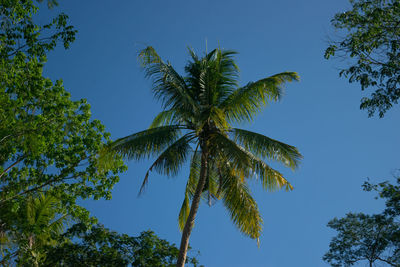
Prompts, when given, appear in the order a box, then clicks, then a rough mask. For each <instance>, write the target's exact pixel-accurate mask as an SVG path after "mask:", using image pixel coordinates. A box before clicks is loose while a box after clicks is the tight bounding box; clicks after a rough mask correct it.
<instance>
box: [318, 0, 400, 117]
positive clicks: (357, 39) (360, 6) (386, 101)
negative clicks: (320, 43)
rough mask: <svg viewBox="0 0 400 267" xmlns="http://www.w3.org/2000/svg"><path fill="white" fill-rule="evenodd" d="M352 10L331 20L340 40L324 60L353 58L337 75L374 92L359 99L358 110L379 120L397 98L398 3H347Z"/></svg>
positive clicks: (399, 73) (399, 82)
mask: <svg viewBox="0 0 400 267" xmlns="http://www.w3.org/2000/svg"><path fill="white" fill-rule="evenodd" d="M350 3H351V5H352V9H351V10H348V11H346V12H343V13H338V14H336V15H335V17H334V18H333V20H332V25H333V27H334V28H336V29H338V30H339V31H340V33H342V32H344V33H345V36H344V37H343V38H340V37H339V40H336V41H333V42H331V44H330V46H329V47H328V48H327V49H326V51H325V57H326V58H330V57H331V56H338V57H345V58H351V59H354V61H352V63H351V64H350V66H349V67H348V68H344V69H342V70H341V72H340V75H343V76H345V77H348V79H349V82H357V83H359V84H360V85H361V88H362V90H364V89H367V88H369V87H371V88H375V89H376V90H375V91H374V92H373V93H372V94H371V96H370V97H364V98H362V99H361V106H360V108H361V109H366V110H368V114H369V116H372V115H373V114H374V113H375V112H377V113H378V114H379V116H380V117H383V116H384V114H385V112H386V111H387V110H388V109H390V108H391V107H392V106H393V104H397V103H398V100H399V98H400V60H399V58H400V1H398V0H350Z"/></svg>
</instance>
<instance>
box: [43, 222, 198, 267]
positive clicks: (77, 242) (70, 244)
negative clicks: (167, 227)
mask: <svg viewBox="0 0 400 267" xmlns="http://www.w3.org/2000/svg"><path fill="white" fill-rule="evenodd" d="M178 252H179V250H178V249H177V248H176V247H175V245H171V244H170V243H168V242H167V241H166V240H163V239H160V238H158V237H157V236H156V235H155V234H154V233H153V232H152V231H145V232H142V233H141V234H140V236H138V237H131V236H128V235H126V234H122V235H121V234H118V233H116V232H113V231H110V230H108V229H106V228H104V227H103V226H102V225H95V226H93V227H92V228H91V229H88V228H87V226H85V225H84V224H75V225H73V226H72V227H71V228H70V229H69V230H68V231H67V232H66V233H65V234H64V235H62V236H61V237H60V240H59V245H58V246H55V247H50V248H49V249H48V252H47V258H46V262H44V263H43V266H128V265H129V266H138V267H145V266H149V267H150V266H152V267H153V266H154V267H157V266H175V264H174V263H175V262H176V259H177V256H178ZM188 263H191V264H192V265H193V266H198V265H197V264H198V262H197V260H196V258H194V257H190V258H189V259H188Z"/></svg>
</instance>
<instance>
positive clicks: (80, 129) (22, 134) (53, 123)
mask: <svg viewBox="0 0 400 267" xmlns="http://www.w3.org/2000/svg"><path fill="white" fill-rule="evenodd" d="M37 11H38V9H37V7H36V6H35V5H34V4H33V2H32V1H30V0H27V1H19V0H5V1H1V2H0V236H1V237H7V239H8V241H7V240H6V239H5V238H1V242H2V243H1V244H0V245H1V246H2V248H3V251H2V252H3V255H2V257H3V259H4V257H6V256H7V255H14V254H15V252H16V249H15V246H14V247H12V246H11V247H10V246H7V244H6V243H5V242H8V244H9V243H12V244H17V246H19V247H23V246H24V244H23V242H22V240H23V239H21V238H17V236H20V237H21V236H23V234H22V233H23V232H24V231H25V230H26V231H25V233H29V231H28V230H27V227H25V226H26V225H24V224H21V216H22V214H25V213H26V212H25V211H24V210H26V208H27V205H28V204H27V203H31V202H29V201H28V200H29V199H32V201H33V202H35V201H36V200H35V199H40V196H41V194H42V193H45V194H46V196H48V199H50V198H51V197H52V196H53V197H56V198H57V199H58V200H59V201H58V202H57V205H55V206H54V207H53V208H54V209H55V210H53V211H52V213H53V214H54V215H55V216H62V215H64V214H68V215H69V216H70V217H71V218H74V219H75V220H80V221H82V222H85V223H88V224H89V223H91V222H93V221H94V219H93V218H90V216H89V212H88V211H86V210H85V209H84V208H82V207H80V206H79V205H77V203H76V201H77V199H86V198H94V199H99V198H103V197H104V198H106V199H109V198H111V189H112V187H113V185H114V184H115V183H116V182H117V181H118V179H119V178H118V173H120V172H121V171H124V170H125V169H126V167H125V166H124V165H123V162H122V160H121V159H120V158H118V157H117V158H114V159H113V161H111V162H110V165H109V167H108V168H106V169H102V170H101V171H99V170H98V168H97V167H96V166H97V165H96V163H97V156H96V155H97V154H98V151H99V150H100V149H101V148H102V146H104V145H105V144H106V143H107V142H110V138H109V137H110V135H109V134H108V133H106V132H105V131H104V126H103V125H102V124H101V123H100V121H98V120H93V119H91V113H90V105H89V104H87V103H86V100H84V99H81V100H78V101H72V100H71V98H70V94H69V93H68V92H67V91H66V90H65V89H64V87H63V85H62V81H56V82H54V83H53V82H52V81H51V80H50V79H48V78H45V77H43V74H42V72H43V66H44V64H45V61H46V53H47V52H49V51H50V50H52V49H54V48H55V46H56V45H57V44H58V43H62V44H63V45H64V47H65V48H68V47H69V45H70V43H71V42H72V41H73V40H74V38H75V33H76V31H75V30H74V29H73V27H72V26H70V25H68V17H67V16H66V15H65V14H60V15H58V16H57V17H55V18H54V19H53V20H52V21H51V22H50V23H48V24H46V25H42V26H40V25H37V24H35V22H34V20H33V18H32V17H33V15H34V14H35V13H36V12H37ZM28 206H29V205H28ZM25 218H26V217H25ZM40 225H41V227H42V229H41V230H40V229H36V230H35V231H36V232H40V231H43V232H45V231H46V229H45V224H39V225H38V227H39V226H40ZM28 228H29V227H28ZM31 230H32V229H31ZM10 238H11V239H10ZM19 241H21V242H19ZM18 242H19V243H18ZM25 245H26V244H25ZM17 251H18V250H17ZM4 255H6V256H4Z"/></svg>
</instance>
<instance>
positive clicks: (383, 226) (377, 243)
mask: <svg viewBox="0 0 400 267" xmlns="http://www.w3.org/2000/svg"><path fill="white" fill-rule="evenodd" d="M397 183H398V185H392V184H390V183H388V182H384V183H380V184H378V185H371V184H370V183H365V184H364V190H365V191H371V190H376V191H378V192H379V196H380V197H381V198H384V199H386V208H385V210H384V211H383V212H382V213H380V214H374V215H366V214H363V213H349V214H347V215H346V217H344V218H341V219H337V218H334V219H333V220H331V221H330V222H329V223H328V226H329V227H330V228H332V229H334V230H336V231H337V232H338V235H337V236H336V237H334V238H333V239H332V241H331V243H330V245H329V247H330V249H329V251H328V252H327V253H326V254H325V255H324V257H323V259H324V260H325V261H327V262H329V263H330V264H331V265H332V266H352V265H354V264H355V263H357V262H360V261H367V262H368V264H369V266H373V265H374V264H375V263H378V262H379V263H381V264H387V265H389V266H400V223H399V215H400V213H399V211H400V209H398V208H399V207H400V197H399V192H400V190H399V189H400V179H398V180H397Z"/></svg>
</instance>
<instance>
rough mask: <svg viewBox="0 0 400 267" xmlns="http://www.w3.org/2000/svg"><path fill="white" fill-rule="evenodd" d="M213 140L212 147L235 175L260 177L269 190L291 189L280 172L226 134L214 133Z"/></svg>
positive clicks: (265, 187)
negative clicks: (214, 144)
mask: <svg viewBox="0 0 400 267" xmlns="http://www.w3.org/2000/svg"><path fill="white" fill-rule="evenodd" d="M213 142H214V143H216V147H215V148H214V149H215V150H216V151H218V154H219V159H220V160H221V161H224V162H225V166H226V167H227V168H231V169H232V171H233V172H234V173H235V175H236V176H239V177H247V178H251V177H256V178H258V179H260V181H261V183H262V185H263V187H264V189H265V190H269V191H273V190H276V189H280V188H282V187H285V189H286V190H291V189H292V186H291V185H290V183H289V182H288V181H287V180H286V179H285V178H284V177H283V175H282V174H281V173H280V172H278V171H276V170H274V169H273V168H271V167H270V166H268V164H266V163H265V162H264V161H262V160H261V159H259V158H257V157H256V156H255V155H253V154H252V153H251V152H249V151H246V150H245V149H244V148H243V147H241V146H239V145H238V144H236V143H235V142H233V141H232V140H230V139H229V138H227V137H226V136H224V135H222V134H214V137H213Z"/></svg>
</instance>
